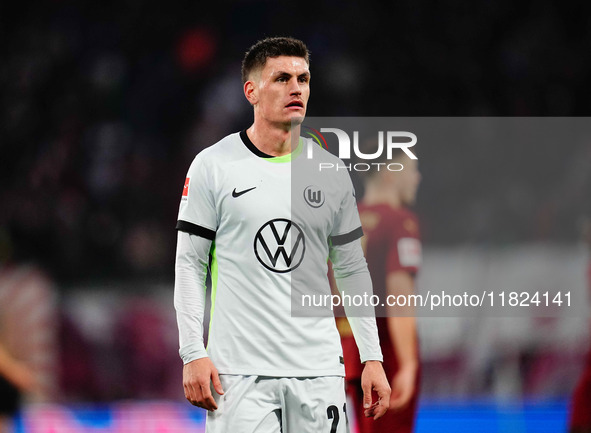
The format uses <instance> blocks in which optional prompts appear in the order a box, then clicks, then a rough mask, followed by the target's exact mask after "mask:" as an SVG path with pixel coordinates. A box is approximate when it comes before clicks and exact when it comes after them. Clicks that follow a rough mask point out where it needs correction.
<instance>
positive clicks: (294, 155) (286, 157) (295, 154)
mask: <svg viewBox="0 0 591 433" xmlns="http://www.w3.org/2000/svg"><path fill="white" fill-rule="evenodd" d="M302 149H304V140H302V137H300V142H299V143H298V147H296V148H295V150H294V151H293V152H291V153H288V154H287V155H281V156H274V157H273V158H265V161H269V162H275V163H281V162H290V161H291V160H292V159H296V158H297V157H298V156H299V155H300V153H302Z"/></svg>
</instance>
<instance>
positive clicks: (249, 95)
mask: <svg viewBox="0 0 591 433" xmlns="http://www.w3.org/2000/svg"><path fill="white" fill-rule="evenodd" d="M257 93H258V92H257V89H256V85H255V83H254V82H253V81H252V80H248V81H247V82H246V83H244V96H246V99H247V100H248V102H250V105H256V103H257V102H258V94H257Z"/></svg>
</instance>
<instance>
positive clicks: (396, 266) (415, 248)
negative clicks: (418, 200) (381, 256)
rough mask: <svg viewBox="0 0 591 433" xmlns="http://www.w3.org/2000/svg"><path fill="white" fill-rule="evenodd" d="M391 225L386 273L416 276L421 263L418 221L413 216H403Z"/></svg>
mask: <svg viewBox="0 0 591 433" xmlns="http://www.w3.org/2000/svg"><path fill="white" fill-rule="evenodd" d="M392 223H393V227H392V228H391V230H390V234H391V238H390V249H389V252H388V259H387V262H386V272H387V273H391V272H396V271H406V272H409V273H410V274H412V275H416V274H417V272H418V271H419V268H420V266H421V261H422V251H421V250H422V248H421V239H420V236H419V225H418V221H417V219H416V217H414V215H403V216H402V217H401V218H396V219H395V220H393V221H392Z"/></svg>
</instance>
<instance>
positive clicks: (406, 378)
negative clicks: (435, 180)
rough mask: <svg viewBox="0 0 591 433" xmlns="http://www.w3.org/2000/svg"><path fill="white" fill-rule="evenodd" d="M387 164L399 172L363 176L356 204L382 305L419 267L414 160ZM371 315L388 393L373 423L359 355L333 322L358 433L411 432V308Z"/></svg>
mask: <svg viewBox="0 0 591 433" xmlns="http://www.w3.org/2000/svg"><path fill="white" fill-rule="evenodd" d="M389 162H390V163H400V164H402V165H403V167H404V168H403V169H402V170H400V171H389V170H387V169H384V168H382V169H381V170H380V171H377V170H373V171H371V172H365V173H364V174H365V175H366V176H367V177H366V178H365V179H364V181H365V194H364V196H363V199H362V201H361V202H360V203H359V214H360V217H361V224H362V226H363V231H364V235H365V236H364V238H363V239H362V243H363V246H364V250H365V257H366V260H367V263H368V267H369V269H370V273H371V276H372V280H373V284H374V293H375V294H377V295H379V296H380V301H381V302H385V300H386V297H387V296H388V295H395V296H398V295H410V294H412V293H413V292H414V286H415V277H416V275H417V272H418V270H419V267H420V264H421V241H420V234H419V223H418V220H417V217H416V215H415V214H414V213H413V212H412V211H411V210H410V209H409V207H410V206H412V205H413V204H414V202H415V197H416V193H417V188H418V186H419V182H420V178H421V176H420V173H419V171H418V166H417V161H416V160H414V159H410V158H409V157H408V156H406V154H405V153H403V152H402V151H399V153H394V155H393V156H392V161H389ZM382 167H384V166H382ZM391 167H392V168H393V169H397V168H399V166H391ZM385 308H389V307H385ZM376 316H379V317H377V324H378V332H379V336H380V343H381V346H382V352H383V355H384V370H385V371H386V376H387V377H388V379H389V381H390V386H391V388H392V394H391V397H390V409H389V410H388V412H387V413H386V415H384V416H383V417H382V418H381V419H379V420H378V421H375V422H370V419H368V418H365V417H364V416H363V415H362V414H363V407H362V403H363V401H362V399H363V394H362V392H361V383H360V376H361V371H362V365H361V364H360V363H359V361H358V360H359V355H358V354H357V348H356V347H355V344H354V342H353V338H352V335H351V330H350V328H349V327H348V323H347V320H346V319H345V318H342V317H339V318H338V319H337V323H338V327H339V331H340V332H341V337H342V344H343V352H344V357H345V369H346V375H347V392H348V393H349V395H350V397H351V399H352V400H353V403H354V411H355V414H356V415H357V416H356V418H357V420H358V426H359V431H360V433H372V432H376V433H377V432H388V433H402V432H412V430H413V426H414V419H415V414H416V410H417V400H418V390H419V354H418V342H417V330H416V320H415V317H414V315H413V310H412V309H405V310H392V309H388V310H382V311H380V310H379V307H378V308H377V311H376ZM396 316H398V317H396Z"/></svg>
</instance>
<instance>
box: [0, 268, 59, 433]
mask: <svg viewBox="0 0 591 433" xmlns="http://www.w3.org/2000/svg"><path fill="white" fill-rule="evenodd" d="M54 306H55V300H54V299H53V290H52V288H51V284H50V283H49V281H48V280H47V278H46V277H45V276H44V275H43V274H42V273H41V272H40V271H39V270H38V269H36V268H34V267H31V266H8V265H2V264H1V263H0V397H1V398H0V431H2V432H4V430H1V429H2V428H5V429H7V428H8V418H7V416H8V417H9V416H12V415H15V414H16V412H17V411H18V410H19V408H20V406H21V404H22V403H23V401H24V400H26V401H37V402H43V401H50V400H54V399H55V398H56V396H57V394H58V390H57V387H56V384H57V380H56V379H57V377H56V373H57V371H56V361H57V346H56V340H55V329H54V326H53V325H54V323H55V320H54V319H55V317H54V315H55V308H54Z"/></svg>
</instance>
